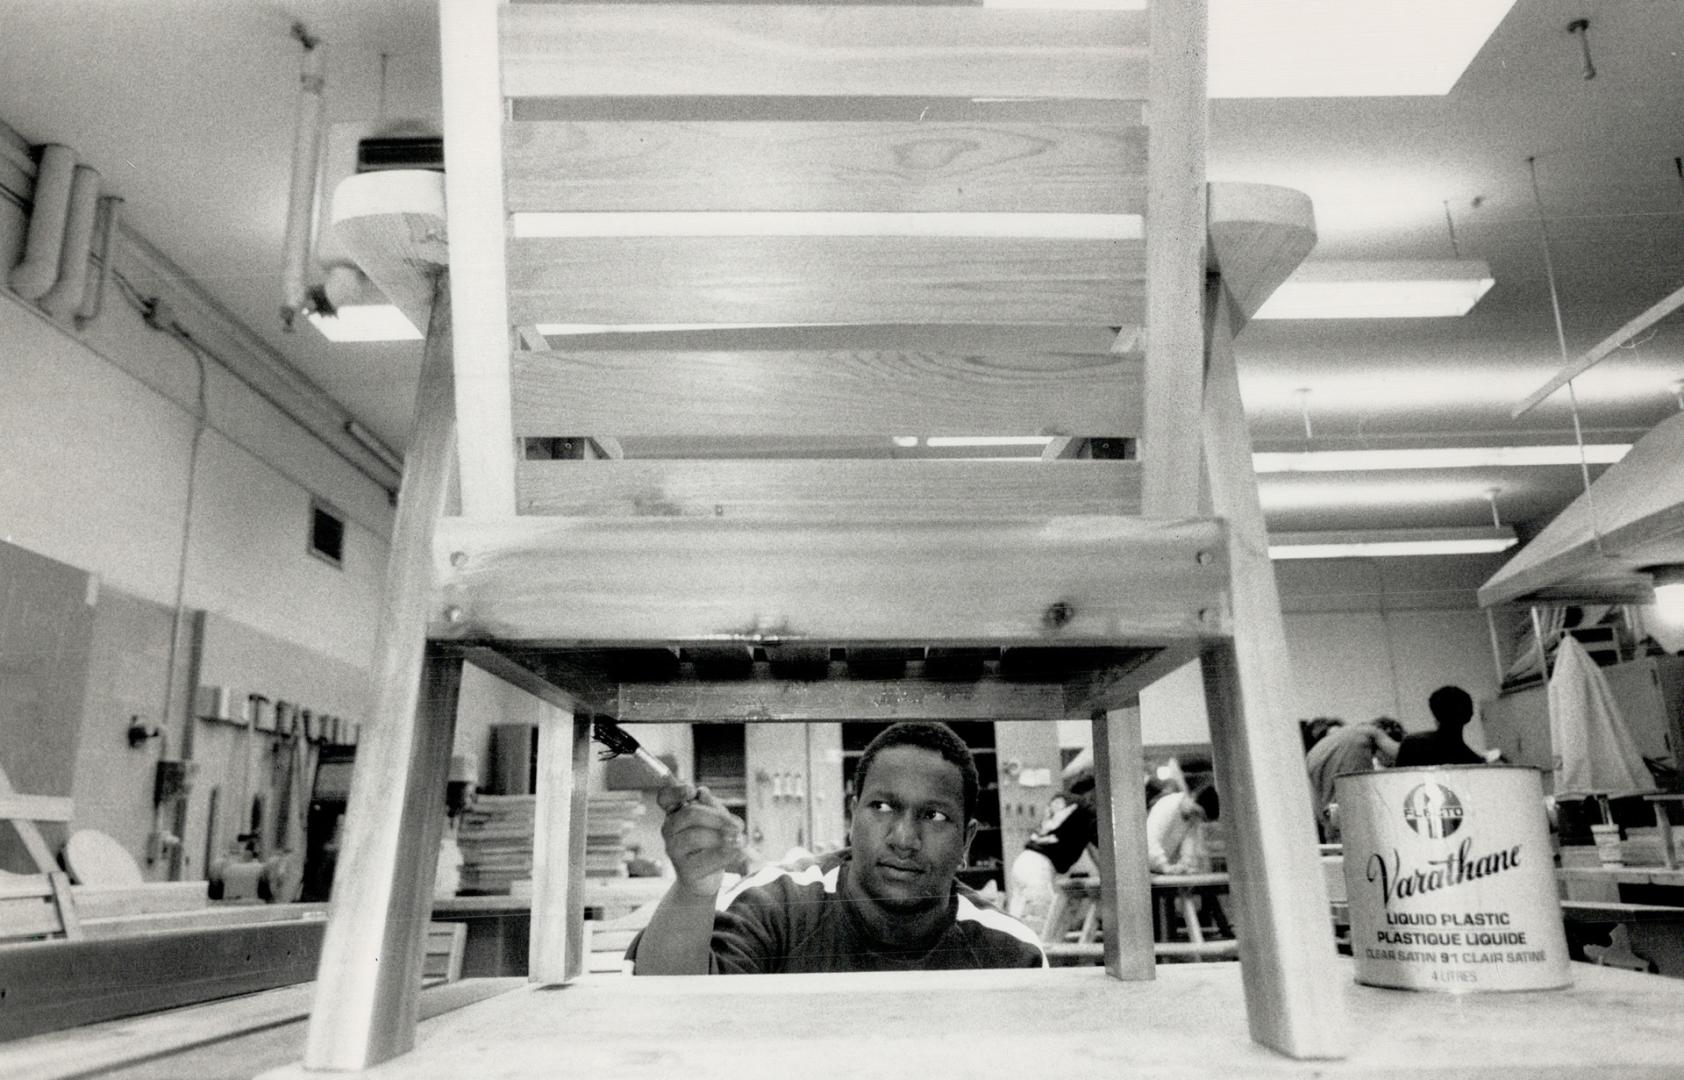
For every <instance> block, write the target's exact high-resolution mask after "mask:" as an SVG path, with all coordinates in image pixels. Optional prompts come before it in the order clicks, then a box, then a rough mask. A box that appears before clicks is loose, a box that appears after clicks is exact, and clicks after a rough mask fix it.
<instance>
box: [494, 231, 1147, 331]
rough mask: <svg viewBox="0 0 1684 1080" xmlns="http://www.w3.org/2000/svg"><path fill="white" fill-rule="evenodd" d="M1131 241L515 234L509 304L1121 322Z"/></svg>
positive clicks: (767, 316) (840, 317) (528, 310)
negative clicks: (518, 237)
mask: <svg viewBox="0 0 1684 1080" xmlns="http://www.w3.org/2000/svg"><path fill="white" fill-rule="evenodd" d="M1143 249H1144V245H1143V244H1142V243H1141V242H1140V241H1137V240H1079V239H1078V240H1063V239H1035V238H1028V239H1026V238H1018V237H947V236H935V237H906V236H776V237H760V236H725V237H688V236H679V237H665V236H637V237H582V238H571V237H569V238H535V239H526V240H518V241H516V242H514V243H513V244H512V245H511V247H510V258H509V305H510V312H511V317H512V319H513V321H514V322H516V323H519V324H546V323H586V324H610V325H612V324H625V323H643V324H650V323H856V322H857V323H1056V324H1074V325H1090V326H1092V325H1101V326H1103V325H1117V324H1121V323H1134V322H1136V321H1138V320H1139V318H1140V313H1141V302H1142V293H1143V290H1144V284H1143V281H1142V275H1143V272H1144V271H1143V267H1144V261H1143Z"/></svg>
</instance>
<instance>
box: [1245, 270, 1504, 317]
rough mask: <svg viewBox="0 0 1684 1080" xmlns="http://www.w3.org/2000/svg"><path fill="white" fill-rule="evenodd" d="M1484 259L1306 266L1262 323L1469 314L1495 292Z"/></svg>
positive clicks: (1272, 300)
mask: <svg viewBox="0 0 1684 1080" xmlns="http://www.w3.org/2000/svg"><path fill="white" fill-rule="evenodd" d="M1494 280H1495V279H1493V278H1492V277H1491V267H1490V266H1489V265H1487V264H1486V263H1485V262H1484V261H1483V260H1480V259H1455V260H1450V259H1444V260H1395V261H1374V262H1347V261H1340V260H1333V259H1328V260H1323V261H1320V262H1307V263H1304V264H1303V265H1302V266H1300V267H1299V268H1298V269H1297V270H1296V271H1294V272H1293V274H1292V276H1291V277H1289V278H1287V279H1286V281H1284V282H1283V283H1282V284H1281V287H1280V288H1278V289H1276V290H1275V292H1274V295H1272V296H1270V297H1269V299H1268V300H1266V301H1264V302H1263V307H1262V308H1261V309H1259V310H1258V312H1257V314H1256V316H1254V317H1255V318H1258V319H1430V318H1444V317H1447V316H1457V315H1466V314H1467V313H1468V311H1469V310H1471V309H1472V308H1473V306H1474V304H1476V303H1477V302H1478V301H1479V298H1480V297H1482V296H1484V295H1485V292H1486V290H1487V289H1489V288H1491V286H1492V284H1493V283H1494Z"/></svg>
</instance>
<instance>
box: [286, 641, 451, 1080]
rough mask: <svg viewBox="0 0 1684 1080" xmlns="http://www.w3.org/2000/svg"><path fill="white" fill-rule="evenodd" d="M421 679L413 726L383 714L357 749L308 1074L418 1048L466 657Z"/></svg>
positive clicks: (429, 665)
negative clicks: (425, 968) (429, 935)
mask: <svg viewBox="0 0 1684 1080" xmlns="http://www.w3.org/2000/svg"><path fill="white" fill-rule="evenodd" d="M420 682H421V688H420V702H419V714H418V716H417V717H416V719H415V722H414V723H407V722H398V723H394V722H392V717H390V716H386V717H383V718H380V719H378V720H377V721H376V722H375V723H374V724H371V725H370V727H369V729H365V731H364V734H363V739H362V741H361V743H360V744H359V746H358V748H357V769H356V773H355V775H354V776H353V778H352V782H351V803H350V806H349V808H348V810H347V813H346V819H345V846H344V848H343V850H342V852H341V855H340V859H339V865H338V868H337V870H336V872H335V875H334V879H335V880H334V889H333V901H332V906H331V907H330V908H329V911H328V925H327V930H326V934H325V936H324V938H323V940H322V960H321V966H320V969H319V971H318V974H317V976H316V994H315V1002H314V1005H313V1006H312V1008H311V1011H310V1032H309V1039H308V1042H307V1044H306V1048H305V1056H304V1064H305V1067H306V1068H309V1069H323V1070H357V1069H363V1068H367V1067H369V1066H371V1065H376V1064H378V1063H380V1062H382V1061H385V1060H387V1059H389V1058H393V1057H396V1056H397V1055H399V1054H402V1053H405V1052H407V1051H408V1050H409V1049H410V1048H411V1047H412V1046H414V1044H415V1024H416V1021H417V1019H418V1018H419V999H420V993H421V972H422V968H423V965H424V962H425V957H426V948H427V923H428V921H429V920H430V918H431V916H432V904H433V875H434V871H435V870H436V869H437V867H438V851H439V843H440V841H441V840H442V839H443V837H444V819H445V815H446V807H445V801H444V792H445V785H446V784H447V783H448V782H449V779H450V751H451V747H452V744H453V742H454V736H455V729H456V701H457V694H458V691H459V689H460V687H461V683H462V661H461V660H460V659H459V658H457V657H452V656H441V655H437V654H433V655H429V656H428V657H427V658H426V660H425V663H424V666H423V672H422V677H421V680H420ZM365 763H366V764H365ZM394 794H396V795H397V796H398V797H395V798H394V797H393V796H394Z"/></svg>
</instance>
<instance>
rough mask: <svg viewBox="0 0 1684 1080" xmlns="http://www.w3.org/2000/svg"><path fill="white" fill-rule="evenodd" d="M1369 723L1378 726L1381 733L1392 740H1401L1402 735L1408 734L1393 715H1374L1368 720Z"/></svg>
mask: <svg viewBox="0 0 1684 1080" xmlns="http://www.w3.org/2000/svg"><path fill="white" fill-rule="evenodd" d="M1369 723H1370V724H1372V725H1373V726H1374V727H1377V728H1379V729H1380V731H1381V733H1382V734H1384V735H1385V736H1386V738H1388V739H1390V740H1392V741H1393V742H1402V741H1403V737H1404V736H1405V735H1407V734H1409V732H1408V731H1406V730H1404V726H1403V725H1402V724H1400V723H1398V721H1397V720H1396V719H1395V718H1394V717H1390V716H1376V717H1375V718H1374V719H1373V720H1370V721H1369Z"/></svg>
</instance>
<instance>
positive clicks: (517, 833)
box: [456, 795, 537, 896]
mask: <svg viewBox="0 0 1684 1080" xmlns="http://www.w3.org/2000/svg"><path fill="white" fill-rule="evenodd" d="M536 802H537V800H536V797H535V796H532V795H481V796H479V797H478V798H476V799H475V800H474V804H473V805H472V806H471V807H468V808H467V809H466V810H463V811H462V820H461V824H460V825H459V826H458V827H457V832H456V844H457V846H458V847H460V848H461V849H462V885H461V893H462V895H464V896H473V895H488V894H494V895H504V894H507V893H509V892H510V891H511V886H513V884H514V883H515V882H516V881H524V880H529V879H530V878H531V877H532V836H533V831H534V828H535V822H536V818H535V816H534V812H535V809H536Z"/></svg>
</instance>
